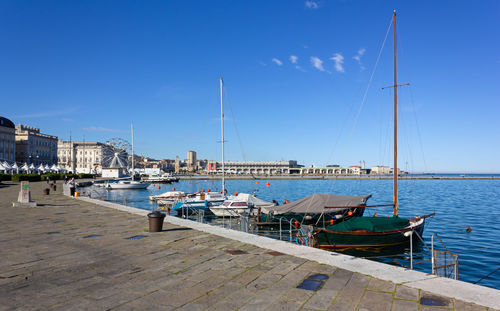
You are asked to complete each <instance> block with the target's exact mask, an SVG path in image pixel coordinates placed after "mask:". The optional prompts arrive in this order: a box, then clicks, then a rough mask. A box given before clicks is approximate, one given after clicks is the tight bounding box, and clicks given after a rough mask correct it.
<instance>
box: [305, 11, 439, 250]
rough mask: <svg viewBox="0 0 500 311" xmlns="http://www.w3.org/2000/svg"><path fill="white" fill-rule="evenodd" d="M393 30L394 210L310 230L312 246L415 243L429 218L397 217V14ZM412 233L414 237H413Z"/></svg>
mask: <svg viewBox="0 0 500 311" xmlns="http://www.w3.org/2000/svg"><path fill="white" fill-rule="evenodd" d="M393 29H394V84H393V85H392V86H390V87H391V88H393V89H394V169H393V180H394V182H393V203H392V204H390V205H391V206H392V207H393V216H392V217H353V218H351V219H349V220H347V221H344V222H342V223H339V224H333V225H329V226H322V227H313V229H312V232H311V236H310V239H309V240H308V241H309V243H310V244H311V245H312V246H317V247H320V248H329V249H339V248H343V249H345V248H373V247H379V248H380V247H386V246H392V245H398V244H406V243H409V242H410V239H417V237H416V235H417V234H418V235H419V236H421V235H422V234H423V231H424V226H425V219H426V218H428V217H431V216H433V215H434V213H432V214H428V215H423V216H417V217H414V218H403V217H399V200H398V144H397V142H398V135H397V133H398V131H397V130H398V126H397V124H398V123H397V120H398V114H397V108H398V99H397V95H398V87H399V86H401V85H398V83H397V70H396V68H397V62H396V59H397V57H396V55H397V53H396V11H394V13H393ZM414 233H415V234H414Z"/></svg>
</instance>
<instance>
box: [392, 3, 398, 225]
mask: <svg viewBox="0 0 500 311" xmlns="http://www.w3.org/2000/svg"><path fill="white" fill-rule="evenodd" d="M393 22H394V216H397V215H398V209H399V206H398V205H399V203H398V74H397V54H396V10H394V13H393Z"/></svg>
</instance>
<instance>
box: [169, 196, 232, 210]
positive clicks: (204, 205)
mask: <svg viewBox="0 0 500 311" xmlns="http://www.w3.org/2000/svg"><path fill="white" fill-rule="evenodd" d="M225 200H226V197H225V196H223V195H222V194H220V193H216V192H198V193H193V194H188V195H187V196H186V197H184V198H182V199H180V200H177V201H175V205H174V207H173V208H172V210H180V209H183V208H186V209H191V210H208V207H209V206H213V205H219V204H222V203H223V202H224V201H225Z"/></svg>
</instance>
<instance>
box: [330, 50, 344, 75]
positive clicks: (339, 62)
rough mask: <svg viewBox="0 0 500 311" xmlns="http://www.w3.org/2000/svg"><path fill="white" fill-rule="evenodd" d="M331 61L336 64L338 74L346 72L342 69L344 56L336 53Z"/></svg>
mask: <svg viewBox="0 0 500 311" xmlns="http://www.w3.org/2000/svg"><path fill="white" fill-rule="evenodd" d="M330 59H331V60H333V62H334V63H335V66H334V67H335V70H337V71H338V72H344V67H342V64H343V63H344V56H342V54H340V53H335V54H333V56H332V57H330Z"/></svg>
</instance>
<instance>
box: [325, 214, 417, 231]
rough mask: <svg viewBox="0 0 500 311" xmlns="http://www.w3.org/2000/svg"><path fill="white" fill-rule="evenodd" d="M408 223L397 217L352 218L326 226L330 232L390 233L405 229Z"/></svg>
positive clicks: (406, 220) (404, 219)
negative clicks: (363, 231) (361, 231)
mask: <svg viewBox="0 0 500 311" xmlns="http://www.w3.org/2000/svg"><path fill="white" fill-rule="evenodd" d="M409 224H410V221H409V220H408V219H406V218H399V217H353V218H351V219H348V220H346V221H343V222H341V223H338V224H335V225H331V226H328V227H327V228H326V229H327V230H332V231H355V230H366V231H371V232H375V231H390V230H396V229H401V228H404V227H407V226H408V225H409Z"/></svg>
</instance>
